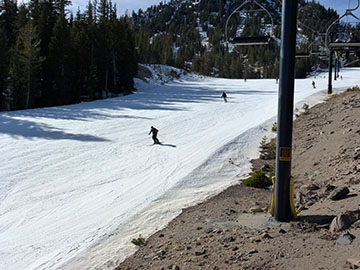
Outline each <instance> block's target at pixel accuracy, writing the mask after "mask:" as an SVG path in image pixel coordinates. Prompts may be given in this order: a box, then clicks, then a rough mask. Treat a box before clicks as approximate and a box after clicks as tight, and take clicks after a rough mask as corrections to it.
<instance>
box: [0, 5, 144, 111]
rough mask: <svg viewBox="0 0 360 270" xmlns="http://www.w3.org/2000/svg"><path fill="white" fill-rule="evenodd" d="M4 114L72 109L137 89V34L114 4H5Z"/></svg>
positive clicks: (1, 48) (0, 9) (0, 42)
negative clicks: (71, 9) (82, 9)
mask: <svg viewBox="0 0 360 270" xmlns="http://www.w3.org/2000/svg"><path fill="white" fill-rule="evenodd" d="M0 3H1V5H0V59H1V60H0V110H3V111H4V110H18V109H29V108H37V107H45V106H57V105H65V104H73V103H78V102H81V101H82V100H95V99H100V98H104V97H110V96H113V95H116V94H126V93H128V92H131V91H132V90H133V88H134V81H133V78H134V76H135V75H136V73H137V56H136V50H135V34H134V29H133V26H132V24H131V22H130V21H129V18H127V17H121V18H118V17H117V15H116V6H115V5H113V4H112V2H111V0H110V1H108V0H101V1H99V2H97V1H95V2H91V1H90V2H89V3H88V5H87V8H86V10H85V12H83V13H82V12H80V10H79V11H78V12H77V13H76V14H75V15H73V14H72V13H71V14H70V13H69V12H68V10H67V6H68V5H69V4H70V2H69V1H67V0H47V1H39V0H31V1H30V2H29V3H28V4H22V5H20V6H18V5H17V1H16V0H1V2H0Z"/></svg>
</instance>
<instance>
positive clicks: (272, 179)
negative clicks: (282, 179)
mask: <svg viewBox="0 0 360 270" xmlns="http://www.w3.org/2000/svg"><path fill="white" fill-rule="evenodd" d="M271 181H272V183H273V186H272V200H271V206H270V215H271V216H274V208H275V176H273V177H271Z"/></svg>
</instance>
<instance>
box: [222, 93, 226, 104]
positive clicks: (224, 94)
mask: <svg viewBox="0 0 360 270" xmlns="http://www.w3.org/2000/svg"><path fill="white" fill-rule="evenodd" d="M221 96H222V98H223V99H224V102H225V103H226V102H227V94H226V93H225V91H224V92H222V95H221Z"/></svg>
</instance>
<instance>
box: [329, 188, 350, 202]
mask: <svg viewBox="0 0 360 270" xmlns="http://www.w3.org/2000/svg"><path fill="white" fill-rule="evenodd" d="M349 192H350V191H349V189H348V188H347V187H337V188H335V189H334V190H333V191H332V192H331V194H330V195H329V198H330V199H331V200H333V201H336V200H340V199H342V198H344V197H345V196H346V195H347V194H348V193H349Z"/></svg>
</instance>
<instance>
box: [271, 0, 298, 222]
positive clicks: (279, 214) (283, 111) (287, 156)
mask: <svg viewBox="0 0 360 270" xmlns="http://www.w3.org/2000/svg"><path fill="white" fill-rule="evenodd" d="M297 4H298V1H294V0H283V1H282V17H281V47H280V79H279V98H278V120H277V123H278V130H277V138H276V174H275V175H276V178H275V202H274V217H275V219H276V220H277V221H289V220H290V219H291V209H290V179H291V152H292V127H293V106H294V80H295V52H296V29H297V27H296V23H297V20H296V17H297ZM291 199H292V198H291Z"/></svg>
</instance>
